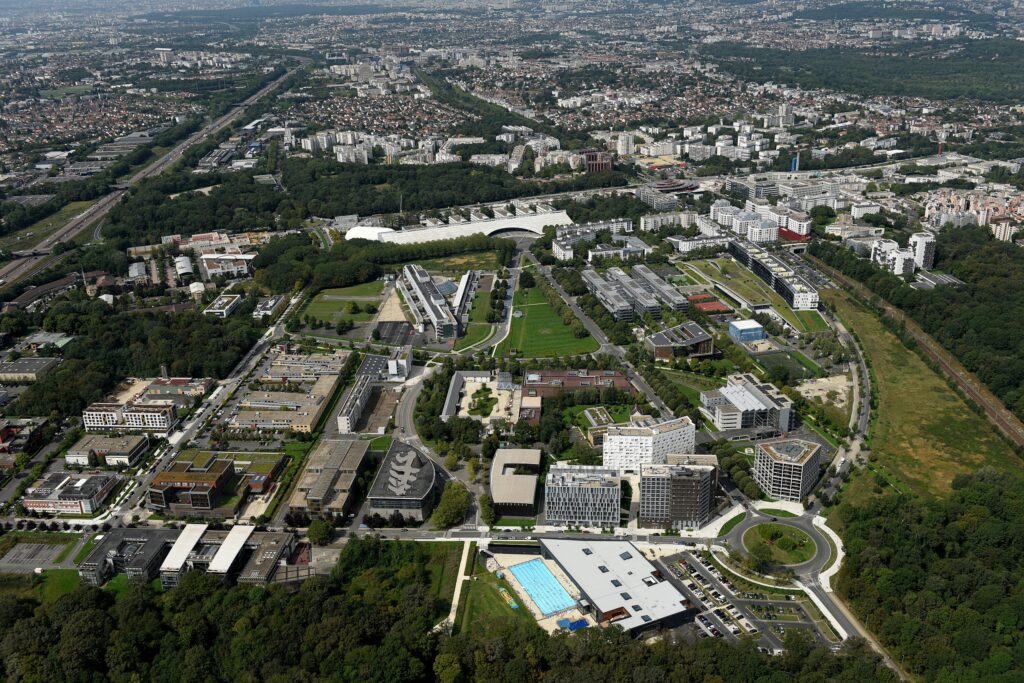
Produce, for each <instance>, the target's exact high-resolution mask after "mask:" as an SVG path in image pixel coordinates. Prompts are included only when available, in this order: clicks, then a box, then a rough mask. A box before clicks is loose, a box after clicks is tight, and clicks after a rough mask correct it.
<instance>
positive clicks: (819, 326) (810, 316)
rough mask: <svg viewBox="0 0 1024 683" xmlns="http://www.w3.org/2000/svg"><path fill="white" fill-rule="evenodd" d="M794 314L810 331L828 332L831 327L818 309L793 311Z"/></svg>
mask: <svg viewBox="0 0 1024 683" xmlns="http://www.w3.org/2000/svg"><path fill="white" fill-rule="evenodd" d="M793 314H794V315H796V317H797V318H798V319H799V320H800V322H802V323H803V325H804V329H805V330H807V331H808V332H827V331H828V330H829V329H831V328H829V326H828V323H826V322H825V319H824V318H822V317H821V314H820V313H818V312H817V311H793Z"/></svg>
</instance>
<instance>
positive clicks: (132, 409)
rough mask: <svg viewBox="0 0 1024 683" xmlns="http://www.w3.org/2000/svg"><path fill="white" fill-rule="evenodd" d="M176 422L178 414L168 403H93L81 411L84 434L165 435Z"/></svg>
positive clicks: (170, 403)
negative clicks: (127, 433)
mask: <svg viewBox="0 0 1024 683" xmlns="http://www.w3.org/2000/svg"><path fill="white" fill-rule="evenodd" d="M177 423H178V411H177V408H176V407H175V405H174V403H172V402H170V401H166V402H164V401H140V402H137V403H131V402H129V403H93V404H91V405H89V406H87V407H86V409H85V410H83V411H82V424H83V425H84V426H85V431H87V432H147V433H150V434H157V435H160V436H163V435H166V434H168V433H169V432H170V431H171V429H172V428H173V427H174V426H175V425H176V424H177Z"/></svg>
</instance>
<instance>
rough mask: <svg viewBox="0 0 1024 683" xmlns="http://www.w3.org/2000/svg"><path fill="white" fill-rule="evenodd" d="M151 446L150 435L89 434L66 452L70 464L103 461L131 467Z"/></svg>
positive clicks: (65, 458)
mask: <svg viewBox="0 0 1024 683" xmlns="http://www.w3.org/2000/svg"><path fill="white" fill-rule="evenodd" d="M148 448H149V437H147V436H146V435H144V434H143V435H139V436H101V435H98V434H89V435H87V436H83V437H82V438H81V439H79V440H78V441H76V442H75V444H74V445H73V446H72V447H71V448H69V449H68V451H67V453H65V454H64V462H66V463H67V464H68V465H76V466H79V467H90V466H92V465H95V464H97V463H98V462H100V461H102V462H103V464H105V465H106V466H107V467H131V466H132V465H134V464H135V463H136V462H138V460H139V458H141V457H142V455H143V454H144V453H145V452H146V450H147V449H148Z"/></svg>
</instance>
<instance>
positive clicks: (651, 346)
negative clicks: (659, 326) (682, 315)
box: [644, 321, 715, 361]
mask: <svg viewBox="0 0 1024 683" xmlns="http://www.w3.org/2000/svg"><path fill="white" fill-rule="evenodd" d="M644 347H645V348H646V349H647V350H648V351H650V352H651V353H652V354H653V355H654V359H655V360H660V361H669V360H672V359H673V358H675V357H677V356H688V357H690V358H706V357H708V356H713V355H714V353H715V342H714V339H712V338H711V335H710V334H708V333H707V331H706V330H705V329H704V328H703V327H701V326H700V325H698V324H697V323H695V322H693V321H687V322H684V323H682V324H681V325H677V326H675V327H669V328H666V329H664V330H661V331H659V332H655V333H654V334H651V335H648V336H647V337H645V338H644Z"/></svg>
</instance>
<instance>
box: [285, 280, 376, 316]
mask: <svg viewBox="0 0 1024 683" xmlns="http://www.w3.org/2000/svg"><path fill="white" fill-rule="evenodd" d="M383 287H384V283H383V282H380V281H374V282H367V283H364V284H361V285H356V286H354V287H345V288H343V289H325V290H323V291H321V292H320V293H319V294H317V295H316V296H315V297H313V300H312V301H310V302H309V303H308V304H306V307H305V308H304V309H303V310H302V312H301V314H299V318H300V319H301V318H305V317H306V316H307V315H310V316H313V317H314V318H316V319H317V320H324V321H326V322H328V323H330V324H332V325H333V324H334V323H337V322H338V321H339V320H351V321H352V322H367V321H369V320H373V316H374V315H375V314H374V313H369V312H367V311H366V310H365V309H366V307H367V305H371V306H375V307H376V308H380V304H381V302H380V300H379V299H380V297H379V295H380V291H381V289H382V288H383ZM374 290H376V291H374ZM353 297H376V299H375V300H374V301H364V300H358V301H357V300H354V299H353ZM353 306H356V307H358V308H359V311H358V312H356V313H353V312H351V307H353Z"/></svg>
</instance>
